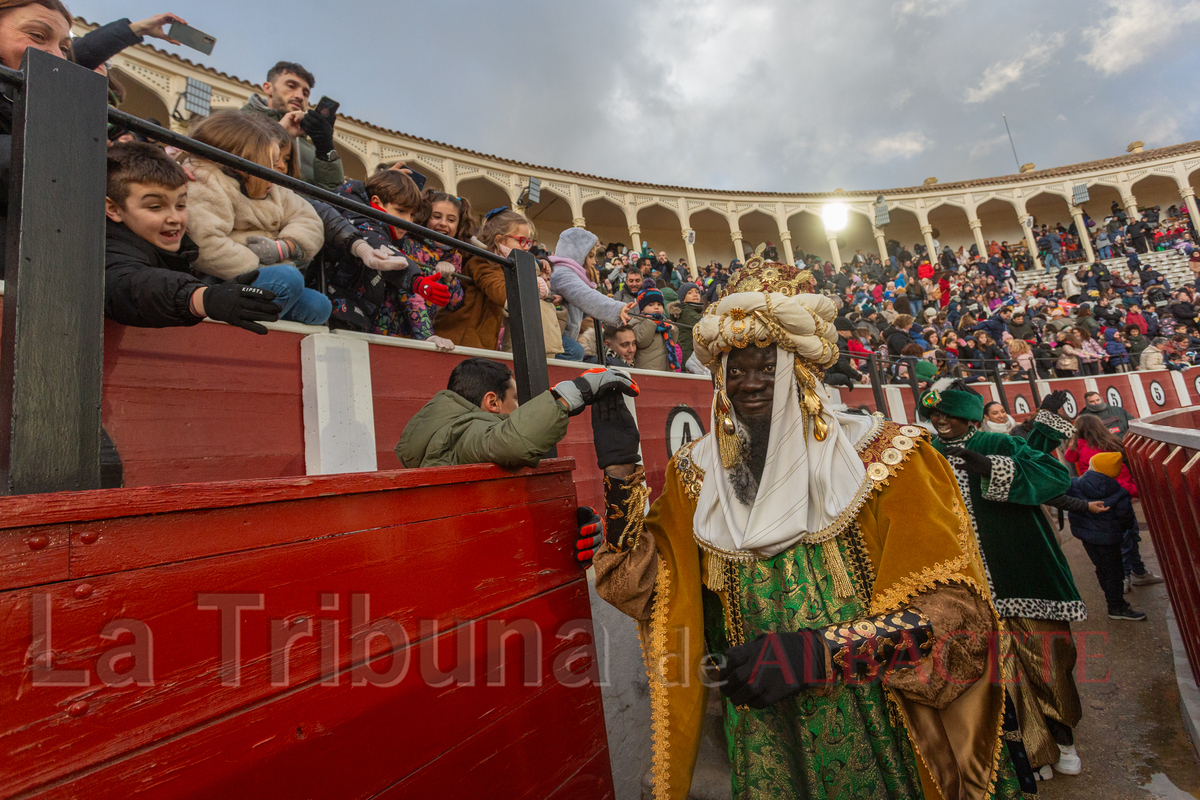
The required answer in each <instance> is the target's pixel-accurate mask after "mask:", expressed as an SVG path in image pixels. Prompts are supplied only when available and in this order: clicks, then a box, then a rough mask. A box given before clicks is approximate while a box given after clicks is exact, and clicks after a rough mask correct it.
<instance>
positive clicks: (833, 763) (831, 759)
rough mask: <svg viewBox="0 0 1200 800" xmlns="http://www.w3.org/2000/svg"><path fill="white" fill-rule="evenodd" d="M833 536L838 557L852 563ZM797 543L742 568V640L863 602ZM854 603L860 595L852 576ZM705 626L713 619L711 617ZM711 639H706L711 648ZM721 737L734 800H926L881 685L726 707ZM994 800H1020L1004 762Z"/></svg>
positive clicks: (812, 548) (837, 616) (858, 611)
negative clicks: (845, 594)
mask: <svg viewBox="0 0 1200 800" xmlns="http://www.w3.org/2000/svg"><path fill="white" fill-rule="evenodd" d="M845 538H846V537H844V536H843V537H839V539H838V540H837V544H836V546H839V547H840V548H841V554H842V559H843V561H844V562H845V563H851V557H850V553H848V552H847V551H846V546H845V544H844V542H843V540H844V539H845ZM830 546H835V545H834V544H833V543H828V544H824V545H804V544H799V545H797V546H795V547H793V548H791V549H789V550H785V551H784V552H782V553H780V554H779V555H777V556H775V557H774V558H771V559H769V560H766V561H759V562H754V563H752V564H741V565H738V570H737V571H738V581H739V591H738V595H739V598H740V605H741V611H742V617H743V620H744V622H745V628H746V631H745V635H746V638H747V640H749V639H751V638H753V637H754V636H756V635H757V634H758V633H760V632H762V631H797V630H802V629H805V628H819V627H823V626H825V625H831V624H835V623H839V622H845V621H848V620H852V619H855V618H857V617H860V616H863V615H864V614H865V608H864V606H863V604H862V603H861V602H860V600H858V599H857V597H856V598H852V599H849V600H842V599H840V598H837V597H835V596H834V590H833V582H832V579H831V578H830V575H829V570H828V569H827V568H826V566H825V562H824V557H823V554H822V553H821V550H822V548H824V547H830ZM851 582H852V583H854V584H855V587H854V588H855V594H856V596H862V592H861V589H860V587H859V586H858V585H857V579H856V576H854V575H853V574H852V575H851ZM709 620H710V622H711V621H719V620H713V619H712V617H709ZM717 636H718V635H717V634H715V633H714V634H710V635H709V636H708V638H709V640H710V641H713V640H714V639H716V638H717ZM725 711H726V713H725V734H726V741H727V742H728V748H729V758H730V762H731V763H732V765H733V774H732V781H733V796H734V797H735V798H756V800H758V799H761V798H781V799H782V798H789V799H790V798H811V800H835V799H837V800H842V799H843V798H844V800H852V799H853V798H864V797H870V798H891V799H892V800H898V799H900V798H922V797H923V792H922V789H921V779H920V776H919V773H918V771H917V765H916V755H915V753H914V752H913V747H912V744H911V742H910V741H909V738H908V733H907V731H906V730H905V728H904V723H903V720H902V719H900V717H899V716H898V715H899V711H898V710H896V711H894V712H891V711H889V707H888V701H887V699H886V697H885V696H884V691H883V688H882V686H881V685H880V684H878V683H873V684H871V685H868V686H848V685H845V684H844V683H840V682H839V683H837V684H835V685H834V686H832V687H829V688H820V689H808V690H805V691H803V692H801V693H800V694H798V695H796V696H795V697H792V698H789V699H787V700H784V701H783V702H781V703H778V704H776V705H775V706H772V707H771V708H768V709H763V710H756V709H750V708H745V709H738V708H735V707H734V706H733V705H732V704H731V703H729V701H728V700H726V702H725ZM1002 765H1003V767H1004V768H1003V769H1002V770H1001V777H1000V779H999V780H997V784H996V786H997V791H996V794H995V797H997V798H1016V797H1019V796H1020V791H1019V788H1018V786H1017V782H1016V778H1015V775H1014V774H1013V772H1012V768H1011V765H1010V764H1009V762H1008V759H1007V758H1003V759H1002Z"/></svg>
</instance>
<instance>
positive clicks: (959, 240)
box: [928, 203, 975, 255]
mask: <svg viewBox="0 0 1200 800" xmlns="http://www.w3.org/2000/svg"><path fill="white" fill-rule="evenodd" d="M928 217H929V225H930V227H932V228H933V238H935V239H937V240H938V242H939V243H941V245H942V247H949V248H950V249H951V250H953V251H954V253H955V254H956V255H957V254H958V248H960V247H961V248H962V249H963V251H964V252H965V251H967V250H969V249H970V248H971V245H973V244H975V235H974V234H973V233H972V232H971V223H970V221H969V220H968V219H967V210H966V209H965V208H963V207H962V206H956V205H953V204H951V203H943V204H942V205H940V206H938V207H937V208H931V209H930V210H929V213H928Z"/></svg>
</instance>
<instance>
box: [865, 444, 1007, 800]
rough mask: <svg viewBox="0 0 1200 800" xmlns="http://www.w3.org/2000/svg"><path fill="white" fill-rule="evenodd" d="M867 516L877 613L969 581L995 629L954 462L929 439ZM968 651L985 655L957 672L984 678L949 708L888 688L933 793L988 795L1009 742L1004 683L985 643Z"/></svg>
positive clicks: (970, 799) (971, 798) (967, 799)
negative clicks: (982, 648)
mask: <svg viewBox="0 0 1200 800" xmlns="http://www.w3.org/2000/svg"><path fill="white" fill-rule="evenodd" d="M858 524H859V529H860V530H861V532H862V540H863V544H864V546H865V547H866V550H867V554H868V557H869V559H870V562H871V564H872V565H873V568H874V577H875V579H874V583H873V587H872V591H871V603H870V613H871V614H879V613H884V612H887V611H893V610H895V609H897V608H900V607H902V606H904V605H910V604H912V605H919V603H918V598H919V597H920V596H921V595H926V596H932V594H937V593H938V592H939V590H941V589H946V588H949V587H960V588H964V589H966V590H968V591H969V592H970V593H971V594H972V595H973V596H974V598H975V599H976V600H977V601H978V603H979V604H980V605H981V606H982V607H983V608H985V609H986V611H987V619H986V628H987V630H986V632H987V633H989V634H990V633H992V632H994V631H996V630H997V629H998V625H999V620H998V619H997V617H996V612H995V609H994V607H993V606H992V603H991V595H990V592H989V590H988V588H987V578H986V575H985V573H984V568H983V562H982V560H981V558H980V556H979V548H978V545H977V543H976V540H975V532H974V529H973V528H972V526H971V519H970V517H969V516H968V515H967V511H966V505H965V503H964V502H963V499H962V494H961V492H960V491H959V488H958V482H957V480H956V479H955V477H954V473H953V470H952V469H951V467H950V464H949V463H948V462H947V461H946V460H945V459H944V458H943V457H942V456H941V455H940V454H938V452H937V451H936V450H934V448H933V446H932V445H931V444H930V443H929V442H928V441H926V440H924V439H921V440H920V441H918V442H917V444H916V447H915V448H914V449H913V451H912V452H911V453H910V454H909V455H908V457H907V458H906V459H905V461H904V464H903V466H902V467H901V468H900V469H899V470H897V471H896V472H895V474H893V475H891V476H890V477H889V478H888V480H887V481H886V483H885V485H883V486H881V487H880V488H879V490H878V491H877V492H876V493H875V494H874V495H873V496H872V497H871V499H870V500H868V502H867V503H866V505H865V506H864V507H863V509H862V511H861V512H860V513H859V516H858ZM944 647H945V645H943V648H944ZM936 650H937V645H936V644H935V651H936ZM958 655H960V656H964V653H963V652H962V651H960V652H959V653H958ZM965 658H966V659H967V660H968V661H975V660H978V661H980V662H981V663H978V664H975V663H965V662H964V660H963V658H959V660H958V661H957V662H956V664H955V668H956V670H960V671H965V670H971V671H972V672H973V673H974V674H975V675H978V676H980V677H979V679H978V680H976V681H975V682H974V683H972V684H970V685H969V686H966V687H964V688H962V690H961V693H958V695H957V697H955V698H954V699H953V700H951V701H949V702H946V703H945V704H944V705H943V706H941V707H936V708H935V707H934V705H931V704H927V702H928V701H929V700H930V699H933V698H925V697H922V698H920V699H919V700H917V699H914V697H917V696H919V695H920V693H919V692H914V693H913V696H909V694H908V693H906V692H904V691H896V690H895V689H896V688H899V687H895V686H894V685H893V686H890V687H889V688H888V696H889V698H890V699H891V700H892V701H893V702H895V703H896V705H897V706H898V707H899V709H900V710H901V712H902V713H903V715H904V718H905V722H906V723H907V727H908V732H909V737H910V738H911V739H912V742H913V745H914V747H915V749H916V751H917V755H918V758H919V760H920V765H921V768H922V771H923V773H924V774H923V775H922V779H923V781H925V782H927V783H932V784H933V785H932V786H927V791H926V794H927V796H931V797H937V796H940V797H943V798H947V799H948V800H949V799H950V798H953V799H954V800H959V799H960V798H961V800H983V798H986V797H988V796H989V795H990V794H991V792H992V790H993V786H994V781H995V775H996V765H997V763H998V759H999V758H1000V754H1001V747H1002V743H1001V738H1000V731H1001V722H1002V718H1003V712H1004V689H1003V687H1002V686H1001V684H1000V683H999V681H998V680H994V679H993V678H995V677H996V676H995V675H993V674H992V666H991V660H990V659H988V658H987V657H986V651H985V652H984V653H983V657H982V658H981V657H980V655H979V653H973V652H967V653H965ZM933 694H934V695H936V694H937V692H936V691H934V692H933ZM922 701H924V702H922ZM934 792H936V794H935V793H934Z"/></svg>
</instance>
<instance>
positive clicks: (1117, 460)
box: [1088, 452, 1125, 478]
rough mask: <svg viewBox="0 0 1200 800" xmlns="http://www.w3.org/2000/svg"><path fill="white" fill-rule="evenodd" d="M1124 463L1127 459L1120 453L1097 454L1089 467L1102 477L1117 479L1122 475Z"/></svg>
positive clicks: (1089, 463)
mask: <svg viewBox="0 0 1200 800" xmlns="http://www.w3.org/2000/svg"><path fill="white" fill-rule="evenodd" d="M1124 461H1125V457H1124V456H1123V455H1121V454H1120V453H1118V452H1112V453H1096V455H1094V456H1092V460H1091V461H1089V462H1088V466H1089V467H1091V468H1092V469H1094V470H1096V472H1099V473H1100V474H1102V475H1107V476H1108V477H1110V478H1115V477H1117V476H1118V475H1120V474H1121V465H1122V464H1123V463H1124Z"/></svg>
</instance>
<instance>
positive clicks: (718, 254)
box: [690, 208, 734, 270]
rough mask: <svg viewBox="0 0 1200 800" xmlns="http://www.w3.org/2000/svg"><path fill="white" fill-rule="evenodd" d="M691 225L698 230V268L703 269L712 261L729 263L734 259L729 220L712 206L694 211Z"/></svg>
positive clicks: (696, 249)
mask: <svg viewBox="0 0 1200 800" xmlns="http://www.w3.org/2000/svg"><path fill="white" fill-rule="evenodd" d="M690 224H691V227H692V230H694V231H695V232H696V244H695V245H694V248H693V249H694V250H695V251H696V268H697V269H699V270H703V269H704V267H707V266H708V265H709V263H710V262H713V261H716V262H717V263H719V264H728V263H729V262H730V261H731V260H732V259H733V254H734V253H733V240H732V239H731V238H730V233H731V232H732V229H731V228H730V227H729V220H728V219H726V218H725V216H724V215H723V214H718V213H717V212H716V211H713V210H712V209H710V208H702V209H700V210H699V211H693V212H692V216H691V222H690Z"/></svg>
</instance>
